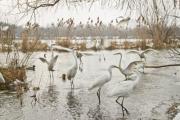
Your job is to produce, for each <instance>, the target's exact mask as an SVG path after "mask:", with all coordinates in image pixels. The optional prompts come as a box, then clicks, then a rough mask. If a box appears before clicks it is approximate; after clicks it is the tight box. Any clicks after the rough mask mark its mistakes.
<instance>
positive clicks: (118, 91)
mask: <svg viewBox="0 0 180 120" xmlns="http://www.w3.org/2000/svg"><path fill="white" fill-rule="evenodd" d="M139 80H140V73H139V72H136V79H130V80H128V81H122V82H120V83H118V84H117V87H113V88H112V90H111V92H110V93H109V94H108V97H117V99H116V103H117V104H119V105H120V106H121V107H122V112H123V117H124V111H126V114H129V111H128V110H127V108H125V107H124V98H125V97H128V96H129V95H130V93H131V92H133V90H134V88H135V87H136V85H137V84H138V83H139ZM120 98H122V101H121V103H119V101H118V100H119V99H120Z"/></svg>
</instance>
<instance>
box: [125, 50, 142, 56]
mask: <svg viewBox="0 0 180 120" xmlns="http://www.w3.org/2000/svg"><path fill="white" fill-rule="evenodd" d="M127 54H138V55H140V53H139V51H137V50H131V51H129V52H127Z"/></svg>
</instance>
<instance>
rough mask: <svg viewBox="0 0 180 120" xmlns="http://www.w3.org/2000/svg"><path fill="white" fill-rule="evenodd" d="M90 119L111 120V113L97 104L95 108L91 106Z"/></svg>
mask: <svg viewBox="0 0 180 120" xmlns="http://www.w3.org/2000/svg"><path fill="white" fill-rule="evenodd" d="M87 115H88V117H89V118H90V120H110V119H111V118H110V115H109V114H108V113H107V112H105V110H104V109H102V108H101V105H97V106H96V108H95V109H92V108H90V109H89V111H88V113H87Z"/></svg>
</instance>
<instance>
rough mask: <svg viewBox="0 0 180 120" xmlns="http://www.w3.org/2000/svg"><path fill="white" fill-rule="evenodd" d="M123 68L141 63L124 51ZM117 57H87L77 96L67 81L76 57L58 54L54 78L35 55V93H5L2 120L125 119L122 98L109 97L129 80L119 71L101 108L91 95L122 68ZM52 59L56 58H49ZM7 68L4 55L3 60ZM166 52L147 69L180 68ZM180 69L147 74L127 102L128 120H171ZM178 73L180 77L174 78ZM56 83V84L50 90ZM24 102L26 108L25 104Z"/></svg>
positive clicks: (179, 93)
mask: <svg viewBox="0 0 180 120" xmlns="http://www.w3.org/2000/svg"><path fill="white" fill-rule="evenodd" d="M117 51H121V52H123V53H124V56H123V61H122V64H123V65H122V66H123V67H126V66H127V65H128V64H129V63H130V62H131V61H134V60H139V58H138V57H137V56H136V55H126V54H125V51H124V50H117ZM117 51H103V53H104V54H105V57H106V61H104V60H103V59H102V60H101V62H100V61H99V56H85V57H83V58H82V60H83V71H82V72H80V71H78V73H77V75H76V78H75V80H74V83H75V89H74V91H71V89H70V83H69V81H66V82H64V81H63V80H62V78H61V75H62V74H63V73H66V72H67V70H68V68H69V67H70V66H71V65H72V64H73V62H74V61H73V57H72V54H71V53H57V52H55V55H56V54H57V55H59V57H58V61H57V63H56V66H55V71H54V72H53V77H54V79H53V78H52V77H50V73H49V72H48V70H47V65H46V64H45V63H42V62H41V61H40V60H39V59H38V58H39V57H43V55H44V54H45V53H44V52H37V53H34V55H33V56H32V58H31V60H30V63H31V64H34V65H36V71H27V81H28V82H29V85H30V90H29V91H28V92H25V93H24V94H23V96H22V98H17V97H16V94H14V93H9V92H7V91H2V92H1V93H0V120H40V119H41V120H119V119H122V111H121V107H120V106H119V105H118V104H117V103H116V102H115V100H116V98H109V97H107V93H108V92H110V90H111V88H113V87H114V86H115V85H117V83H118V82H119V81H122V80H123V79H124V77H123V75H121V74H119V71H118V70H113V78H112V80H111V81H110V82H109V83H108V84H106V85H105V86H104V87H103V88H102V92H101V98H102V99H101V100H102V101H101V102H102V104H101V105H100V106H99V105H98V99H97V96H96V90H92V91H88V90H87V88H88V87H89V85H90V83H92V82H93V81H94V80H95V78H96V77H98V76H99V75H102V74H105V70H104V69H107V67H108V66H109V65H111V64H116V65H118V64H119V56H113V55H112V53H115V52H117ZM46 54H47V57H49V58H50V57H51V53H50V52H47V53H46ZM0 56H1V57H0V60H1V61H2V62H3V60H4V55H3V54H2V53H1V54H0ZM165 56H167V57H168V54H166V51H165V50H164V51H161V52H160V54H159V55H155V54H152V55H151V54H149V55H148V56H147V64H148V65H153V64H167V63H175V62H176V63H177V61H174V60H169V59H167V58H165ZM179 71H180V68H179V67H168V68H159V69H145V74H142V76H141V81H140V83H139V85H138V86H137V87H136V89H135V90H134V92H133V93H132V94H131V95H130V96H129V97H128V98H125V103H124V104H125V107H126V108H127V109H128V110H129V112H130V115H128V116H125V119H127V120H152V119H158V120H167V119H168V115H167V114H166V111H167V108H168V107H169V106H170V105H171V104H172V103H173V102H175V101H180V89H179V88H180V85H179V83H180V81H179V77H180V73H179ZM175 72H177V75H175V74H174V73H175ZM50 83H51V84H50ZM37 86H39V87H40V90H39V91H37V102H35V101H34V99H33V98H32V97H30V96H32V95H33V94H34V91H33V90H32V88H33V87H37ZM20 101H22V103H21V102H20Z"/></svg>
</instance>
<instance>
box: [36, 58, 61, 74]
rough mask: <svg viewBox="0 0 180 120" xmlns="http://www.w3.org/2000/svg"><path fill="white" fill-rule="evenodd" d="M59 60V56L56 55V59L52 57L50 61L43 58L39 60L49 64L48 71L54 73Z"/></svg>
mask: <svg viewBox="0 0 180 120" xmlns="http://www.w3.org/2000/svg"><path fill="white" fill-rule="evenodd" d="M57 58H58V55H56V56H55V57H52V58H51V59H50V61H47V59H46V58H42V57H40V58H39V59H40V60H41V61H42V62H43V63H47V65H48V70H49V71H54V69H53V68H54V65H55V63H56V61H57Z"/></svg>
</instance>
